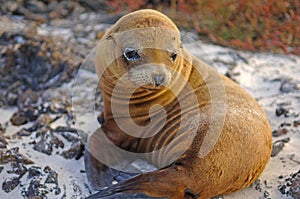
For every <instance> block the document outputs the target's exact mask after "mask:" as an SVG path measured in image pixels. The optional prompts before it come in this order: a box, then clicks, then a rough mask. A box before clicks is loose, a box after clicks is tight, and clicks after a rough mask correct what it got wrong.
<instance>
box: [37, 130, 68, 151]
mask: <svg viewBox="0 0 300 199" xmlns="http://www.w3.org/2000/svg"><path fill="white" fill-rule="evenodd" d="M40 133H41V139H40V140H39V141H37V142H36V143H35V144H34V146H33V149H34V150H36V151H39V152H42V153H45V154H47V155H51V154H52V151H53V147H55V148H58V147H61V148H63V147H64V143H63V142H62V141H61V140H60V139H59V138H58V137H56V136H55V135H54V134H53V132H52V130H51V129H44V130H42V132H40Z"/></svg>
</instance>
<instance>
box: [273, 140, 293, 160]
mask: <svg viewBox="0 0 300 199" xmlns="http://www.w3.org/2000/svg"><path fill="white" fill-rule="evenodd" d="M289 141H290V138H289V137H288V138H285V139H281V140H277V141H276V142H274V143H273V146H272V153H271V157H275V156H276V155H277V154H278V153H279V152H280V151H281V150H282V149H283V147H284V144H285V143H288V142H289Z"/></svg>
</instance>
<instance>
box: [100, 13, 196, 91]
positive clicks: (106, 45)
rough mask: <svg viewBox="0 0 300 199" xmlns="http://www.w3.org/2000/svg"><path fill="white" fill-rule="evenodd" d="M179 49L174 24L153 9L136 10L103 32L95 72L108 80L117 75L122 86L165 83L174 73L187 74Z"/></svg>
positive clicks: (145, 86)
mask: <svg viewBox="0 0 300 199" xmlns="http://www.w3.org/2000/svg"><path fill="white" fill-rule="evenodd" d="M183 53H184V51H183V48H182V44H181V38H180V32H179V30H178V29H177V27H176V25H175V24H174V23H173V22H172V21H171V20H170V19H169V18H168V17H166V16H165V15H163V14H161V13H159V12H157V11H154V10H140V11H136V12H133V13H131V14H128V15H126V16H124V17H122V18H121V19H120V20H119V21H118V22H117V23H116V24H115V25H114V26H113V27H112V28H111V29H110V30H109V31H108V32H107V33H106V34H105V35H104V36H103V38H102V45H100V47H98V49H97V55H96V65H97V73H98V75H99V76H100V74H101V77H102V78H104V79H106V80H108V81H107V82H110V83H113V82H116V81H117V80H118V81H119V80H120V79H121V80H122V81H124V82H123V84H122V85H124V86H126V87H130V86H134V87H139V88H143V89H149V90H156V89H160V88H164V87H169V86H170V85H171V84H172V82H174V79H176V78H175V77H176V74H175V73H178V74H180V75H181V76H183V77H186V78H187V77H188V74H189V71H190V70H189V69H187V67H186V66H184V64H183V63H184V59H183V57H184V56H183ZM103 66H105V69H103ZM106 66H107V67H106ZM102 74H103V75H102Z"/></svg>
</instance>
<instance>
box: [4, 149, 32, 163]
mask: <svg viewBox="0 0 300 199" xmlns="http://www.w3.org/2000/svg"><path fill="white" fill-rule="evenodd" d="M12 162H21V163H23V164H25V165H27V164H33V163H34V162H33V161H32V160H30V159H28V158H26V157H25V156H23V155H22V154H20V153H19V148H18V147H16V148H12V149H9V150H8V149H5V150H1V149H0V164H7V163H12Z"/></svg>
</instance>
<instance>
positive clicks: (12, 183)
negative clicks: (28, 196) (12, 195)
mask: <svg viewBox="0 0 300 199" xmlns="http://www.w3.org/2000/svg"><path fill="white" fill-rule="evenodd" d="M19 184H20V179H19V178H18V177H12V178H9V179H5V180H4V182H3V183H2V190H3V191H4V192H6V193H9V192H11V191H12V190H14V189H15V188H16V187H17V186H18V185H19Z"/></svg>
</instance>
